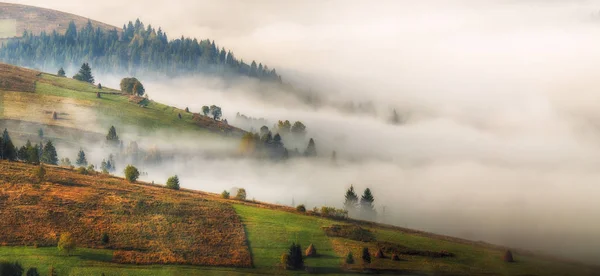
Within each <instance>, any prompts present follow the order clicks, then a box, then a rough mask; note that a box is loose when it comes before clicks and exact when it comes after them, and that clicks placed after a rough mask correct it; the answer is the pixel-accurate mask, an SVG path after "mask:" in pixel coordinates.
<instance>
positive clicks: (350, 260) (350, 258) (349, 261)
mask: <svg viewBox="0 0 600 276" xmlns="http://www.w3.org/2000/svg"><path fill="white" fill-rule="evenodd" d="M346 264H354V256H352V252H348V255H346Z"/></svg>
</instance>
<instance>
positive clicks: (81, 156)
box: [75, 149, 88, 167]
mask: <svg viewBox="0 0 600 276" xmlns="http://www.w3.org/2000/svg"><path fill="white" fill-rule="evenodd" d="M87 164H88V162H87V159H86V158H85V152H83V149H79V153H77V160H76V161H75V165H77V166H80V167H85V166H87Z"/></svg>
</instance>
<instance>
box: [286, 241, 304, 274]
mask: <svg viewBox="0 0 600 276" xmlns="http://www.w3.org/2000/svg"><path fill="white" fill-rule="evenodd" d="M288 254H289V256H290V257H289V259H288V263H287V268H288V269H292V270H297V269H302V268H304V259H303V257H302V247H301V246H300V244H295V243H292V245H291V246H290V249H289V253H288Z"/></svg>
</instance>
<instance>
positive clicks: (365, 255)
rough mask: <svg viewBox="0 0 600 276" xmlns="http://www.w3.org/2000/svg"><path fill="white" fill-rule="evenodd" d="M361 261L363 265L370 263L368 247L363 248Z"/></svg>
mask: <svg viewBox="0 0 600 276" xmlns="http://www.w3.org/2000/svg"><path fill="white" fill-rule="evenodd" d="M361 259H362V260H363V262H364V263H365V265H367V264H370V263H371V253H369V248H368V247H363V250H362V256H361Z"/></svg>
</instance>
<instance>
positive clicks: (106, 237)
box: [102, 233, 110, 245]
mask: <svg viewBox="0 0 600 276" xmlns="http://www.w3.org/2000/svg"><path fill="white" fill-rule="evenodd" d="M109 242H110V238H109V237H108V233H104V234H102V244H104V245H106V244H108V243H109Z"/></svg>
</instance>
